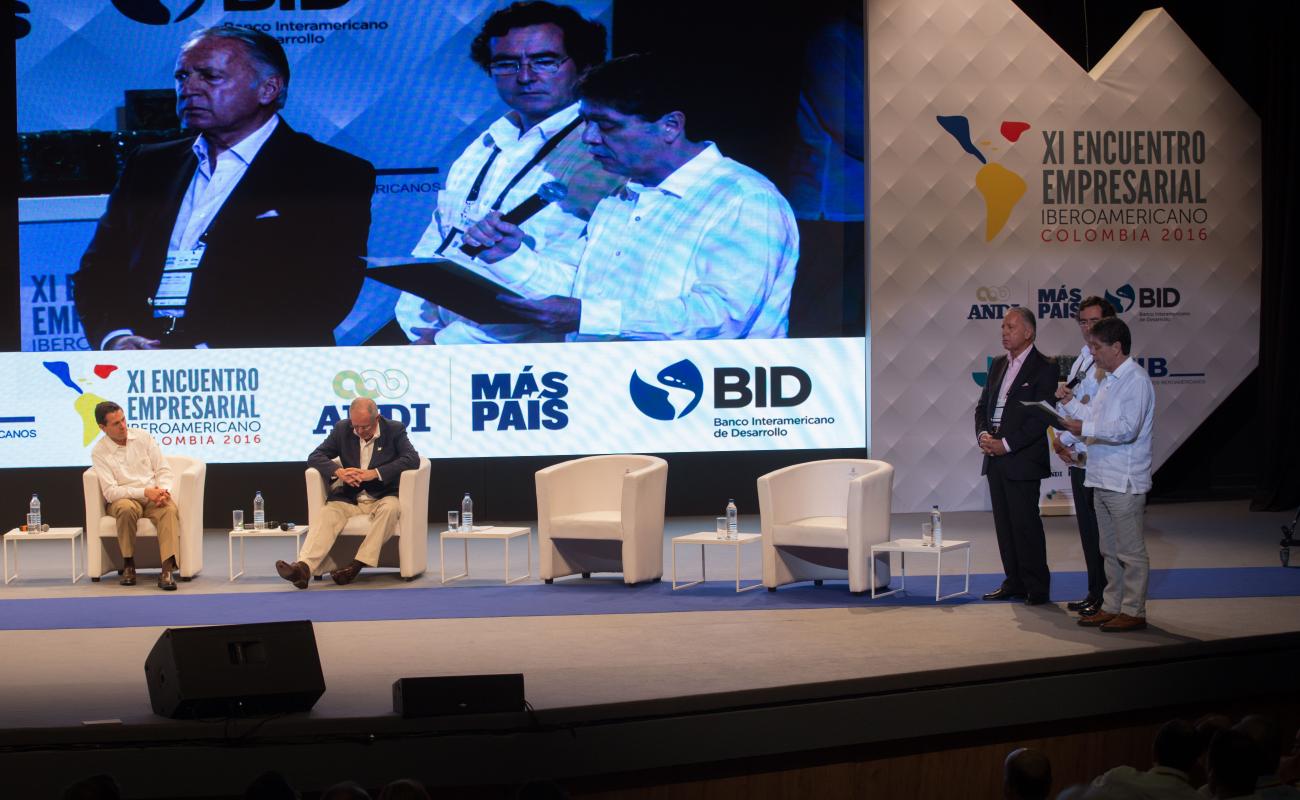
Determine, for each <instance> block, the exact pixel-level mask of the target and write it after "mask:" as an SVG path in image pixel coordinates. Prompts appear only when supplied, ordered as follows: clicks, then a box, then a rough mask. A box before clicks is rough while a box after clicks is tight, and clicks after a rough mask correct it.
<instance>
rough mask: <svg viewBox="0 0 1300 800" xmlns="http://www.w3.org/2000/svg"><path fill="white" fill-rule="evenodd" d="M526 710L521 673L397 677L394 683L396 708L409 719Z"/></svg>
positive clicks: (397, 711)
mask: <svg viewBox="0 0 1300 800" xmlns="http://www.w3.org/2000/svg"><path fill="white" fill-rule="evenodd" d="M523 710H524V676H523V675H521V674H518V673H512V674H509V675H445V676H441V677H436V678H398V679H397V680H396V681H394V682H393V711H395V712H396V713H398V714H401V715H402V716H403V717H406V718H408V719H409V718H410V717H440V716H444V715H448V714H497V713H502V712H510V711H523Z"/></svg>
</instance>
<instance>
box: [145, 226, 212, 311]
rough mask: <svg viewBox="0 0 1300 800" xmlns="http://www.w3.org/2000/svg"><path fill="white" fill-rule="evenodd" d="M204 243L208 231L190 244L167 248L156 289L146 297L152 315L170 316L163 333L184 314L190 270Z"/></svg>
mask: <svg viewBox="0 0 1300 800" xmlns="http://www.w3.org/2000/svg"><path fill="white" fill-rule="evenodd" d="M207 247H208V232H207V231H204V232H203V235H202V236H200V237H199V240H198V241H197V242H195V244H194V247H193V248H191V249H180V250H168V251H167V260H166V261H164V262H163V273H162V278H161V279H159V281H158V289H157V290H156V291H155V292H154V293H153V297H150V298H149V305H151V306H153V316H154V319H170V320H171V325H170V326H169V327H168V328H167V330H166V331H164V333H173V332H174V331H175V330H176V325H177V323H178V322H179V321H180V320H181V319H182V318H183V317H184V316H185V306H186V305H187V304H188V303H189V299H190V289H191V288H193V285H194V273H195V271H197V270H198V268H199V264H200V262H202V261H203V253H204V252H205V251H206V250H207Z"/></svg>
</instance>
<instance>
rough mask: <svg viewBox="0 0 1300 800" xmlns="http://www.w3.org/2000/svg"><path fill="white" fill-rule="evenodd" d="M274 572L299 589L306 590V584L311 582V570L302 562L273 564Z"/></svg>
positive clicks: (278, 562)
mask: <svg viewBox="0 0 1300 800" xmlns="http://www.w3.org/2000/svg"><path fill="white" fill-rule="evenodd" d="M275 571H276V572H277V573H278V574H279V575H280V577H281V578H284V579H285V580H286V581H289V582H290V583H292V584H293V585H294V586H295V587H297V588H299V589H306V588H307V583H308V582H309V581H310V580H311V568H310V567H308V566H307V564H306V563H305V562H302V561H295V562H293V563H292V564H290V563H289V562H288V561H277V562H275Z"/></svg>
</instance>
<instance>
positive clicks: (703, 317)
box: [489, 142, 799, 341]
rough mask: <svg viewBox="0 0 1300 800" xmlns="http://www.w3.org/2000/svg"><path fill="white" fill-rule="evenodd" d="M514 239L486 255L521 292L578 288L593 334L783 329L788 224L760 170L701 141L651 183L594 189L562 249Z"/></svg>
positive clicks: (781, 332)
mask: <svg viewBox="0 0 1300 800" xmlns="http://www.w3.org/2000/svg"><path fill="white" fill-rule="evenodd" d="M552 253H553V254H555V256H559V257H554V256H553V257H542V256H539V255H538V254H537V253H535V252H533V251H528V250H525V249H522V248H521V249H520V250H519V251H517V252H516V253H514V254H513V255H511V256H510V257H509V258H506V259H504V260H502V261H499V262H497V263H496V264H493V265H490V266H489V269H491V270H492V271H493V273H494V274H496V275H497V276H498V278H499V279H500V280H502V281H504V282H506V283H507V284H508V285H509V286H510V287H511V288H512V289H515V290H516V291H518V292H520V293H521V294H525V295H526V296H529V297H545V296H548V295H564V296H570V297H577V298H579V299H580V300H582V315H581V319H580V322H579V328H578V331H577V333H573V334H569V336H568V338H569V340H570V341H574V340H593V339H745V338H753V339H773V338H782V337H784V336H785V335H786V329H787V327H788V323H789V319H788V312H789V307H790V289H791V287H792V286H793V285H794V272H795V264H796V262H797V261H798V259H799V231H798V228H797V227H796V224H795V221H794V214H793V212H792V211H791V210H790V204H789V203H787V202H786V200H785V198H784V197H782V196H781V193H780V192H778V191H777V189H776V187H775V186H773V185H772V183H771V181H769V180H767V179H766V178H764V177H763V176H762V175H760V174H759V173H757V172H755V171H754V170H752V169H750V168H749V167H746V166H745V165H743V164H740V163H739V162H736V161H733V160H732V159H729V158H726V157H724V156H723V155H722V153H720V152H719V151H718V148H717V146H716V145H714V144H713V143H712V142H707V143H706V146H705V148H704V149H703V150H702V151H701V152H700V153H699V154H697V155H696V156H695V157H694V158H692V159H691V160H689V161H687V162H686V163H685V164H683V165H682V166H680V167H678V168H677V170H676V171H675V172H673V173H672V174H671V175H669V176H668V177H667V178H665V179H664V180H663V181H662V182H661V183H660V184H659V185H658V186H645V185H643V184H640V183H638V182H635V181H632V182H629V183H628V184H627V186H626V187H625V188H624V189H623V190H622V191H621V192H619V193H617V194H615V195H613V196H611V197H608V198H606V199H605V200H602V201H601V203H600V205H598V206H597V207H596V213H595V214H593V215H592V218H591V222H590V223H589V224H588V226H587V236H586V238H584V239H582V240H581V241H579V242H578V243H577V245H575V247H574V248H572V249H571V250H570V251H569V253H568V254H567V255H565V254H561V253H558V252H557V251H552Z"/></svg>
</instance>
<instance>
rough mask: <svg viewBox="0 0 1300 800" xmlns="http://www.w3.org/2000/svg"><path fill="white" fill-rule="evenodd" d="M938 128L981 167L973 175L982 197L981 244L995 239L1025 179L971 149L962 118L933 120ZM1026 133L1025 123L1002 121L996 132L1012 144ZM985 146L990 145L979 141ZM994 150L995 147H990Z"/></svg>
mask: <svg viewBox="0 0 1300 800" xmlns="http://www.w3.org/2000/svg"><path fill="white" fill-rule="evenodd" d="M935 119H937V120H938V121H939V125H940V126H941V127H942V128H943V129H944V130H945V131H947V132H948V133H949V134H950V135H951V136H952V138H954V139H956V140H957V144H959V145H961V149H963V150H965V151H966V152H967V153H970V154H971V155H972V156H974V157H975V158H977V159H979V162H980V163H981V164H983V166H982V167H980V169H979V172H976V173H975V188H976V189H978V190H979V193H980V195H981V196H983V198H984V241H986V242H991V241H993V238H994V237H995V236H997V235H998V234H999V233H1000V232H1001V231H1002V228H1003V227H1004V226H1005V225H1006V224H1007V220H1008V219H1010V218H1011V211H1012V209H1014V208H1015V207H1016V203H1019V202H1020V199H1021V198H1022V197H1024V196H1025V192H1026V191H1027V190H1028V189H1029V185H1028V184H1027V183H1025V179H1024V178H1022V177H1020V176H1019V175H1017V174H1016V173H1014V172H1012V171H1011V170H1009V169H1007V168H1006V167H1004V166H1002V165H1001V164H999V163H997V162H991V161H989V160H988V158H986V157H985V156H984V153H983V152H981V151H980V149H979V148H978V147H976V146H975V142H974V141H973V140H972V139H971V136H970V120H968V119H967V118H966V117H964V116H952V117H943V116H940V117H935ZM1027 130H1029V123H1028V122H1016V121H1012V120H1006V121H1003V123H1002V125H1001V127H1000V128H999V132H1000V133H1001V134H1002V138H1004V139H1006V140H1007V141H1008V142H1010V143H1012V144H1015V143H1016V142H1017V141H1019V140H1020V135H1021V134H1023V133H1024V132H1025V131H1027ZM980 144H983V145H985V146H989V145H991V144H992V143H991V142H980ZM994 149H996V148H994Z"/></svg>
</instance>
